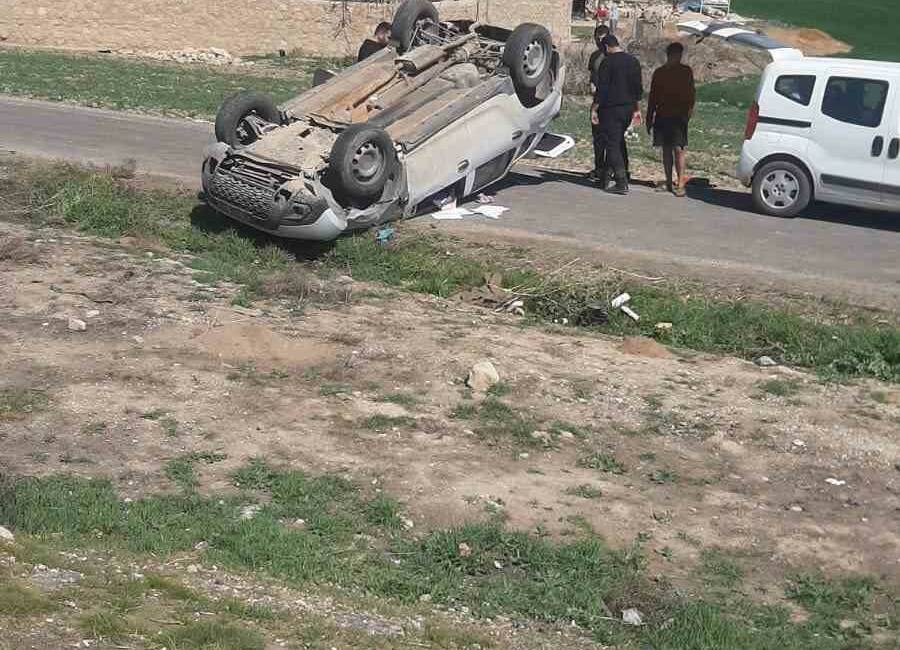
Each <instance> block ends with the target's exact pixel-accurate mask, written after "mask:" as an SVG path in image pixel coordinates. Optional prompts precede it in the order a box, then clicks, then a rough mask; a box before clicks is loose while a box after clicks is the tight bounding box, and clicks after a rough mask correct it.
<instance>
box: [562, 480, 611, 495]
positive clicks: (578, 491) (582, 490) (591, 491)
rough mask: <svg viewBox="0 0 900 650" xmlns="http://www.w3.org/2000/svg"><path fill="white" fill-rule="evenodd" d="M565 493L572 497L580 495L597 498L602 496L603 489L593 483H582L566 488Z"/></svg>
mask: <svg viewBox="0 0 900 650" xmlns="http://www.w3.org/2000/svg"><path fill="white" fill-rule="evenodd" d="M566 494H568V495H569V496H573V497H581V498H582V499H599V498H600V497H601V496H603V491H602V490H601V489H600V488H596V487H594V486H593V485H589V484H587V483H583V484H581V485H576V486H575V487H569V488H566Z"/></svg>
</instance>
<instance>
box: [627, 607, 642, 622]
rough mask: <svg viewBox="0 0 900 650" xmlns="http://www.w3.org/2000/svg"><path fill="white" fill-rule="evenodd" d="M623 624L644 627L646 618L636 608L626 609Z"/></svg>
mask: <svg viewBox="0 0 900 650" xmlns="http://www.w3.org/2000/svg"><path fill="white" fill-rule="evenodd" d="M622 622H623V623H625V625H643V624H644V617H643V615H642V614H641V613H640V612H639V611H638V610H636V609H634V608H631V609H626V610H623V611H622Z"/></svg>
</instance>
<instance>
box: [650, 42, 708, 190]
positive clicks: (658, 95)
mask: <svg viewBox="0 0 900 650" xmlns="http://www.w3.org/2000/svg"><path fill="white" fill-rule="evenodd" d="M683 57H684V45H682V44H681V43H672V44H671V45H669V47H668V48H666V59H667V60H666V63H665V64H664V65H663V66H662V67H660V68H657V70H656V72H654V73H653V82H652V83H651V85H650V97H649V99H648V100H647V131H648V132H650V133H652V134H653V145H654V146H656V147H662V150H663V167H665V171H666V189H667V190H668V191H670V192H672V191H674V192H675V195H676V196H684V194H685V191H684V185H685V182H686V181H687V178H686V176H685V167H686V165H687V153H686V151H685V149H686V147H687V144H688V123H689V122H690V119H691V117H692V116H693V114H694V103H695V102H696V98H697V92H696V88H695V86H694V71H693V70H691V68H690V66H687V65H684V64H683V63H682V62H681V59H682V58H683ZM673 166H674V167H675V173H676V174H677V175H678V184H677V185H675V186H674V187H673V185H672V167H673Z"/></svg>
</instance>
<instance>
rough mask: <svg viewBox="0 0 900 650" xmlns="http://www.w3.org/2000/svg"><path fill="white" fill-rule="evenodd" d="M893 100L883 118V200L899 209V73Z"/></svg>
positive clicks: (887, 205) (895, 82)
mask: <svg viewBox="0 0 900 650" xmlns="http://www.w3.org/2000/svg"><path fill="white" fill-rule="evenodd" d="M894 84H895V86H897V87H896V88H895V89H894V100H893V103H892V106H891V110H890V113H888V116H887V117H886V118H885V124H886V126H887V132H888V133H887V137H886V138H885V140H886V141H887V145H886V152H885V159H884V183H883V184H882V185H883V187H882V191H883V200H884V203H885V204H886V205H885V207H889V208H891V209H892V210H897V211H900V75H898V76H897V77H896V78H895V80H894Z"/></svg>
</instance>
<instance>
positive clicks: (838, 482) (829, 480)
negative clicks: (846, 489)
mask: <svg viewBox="0 0 900 650" xmlns="http://www.w3.org/2000/svg"><path fill="white" fill-rule="evenodd" d="M825 482H826V483H828V485H834V486H837V487H840V486H841V485H847V481H842V480H841V479H837V478H826V479H825Z"/></svg>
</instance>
